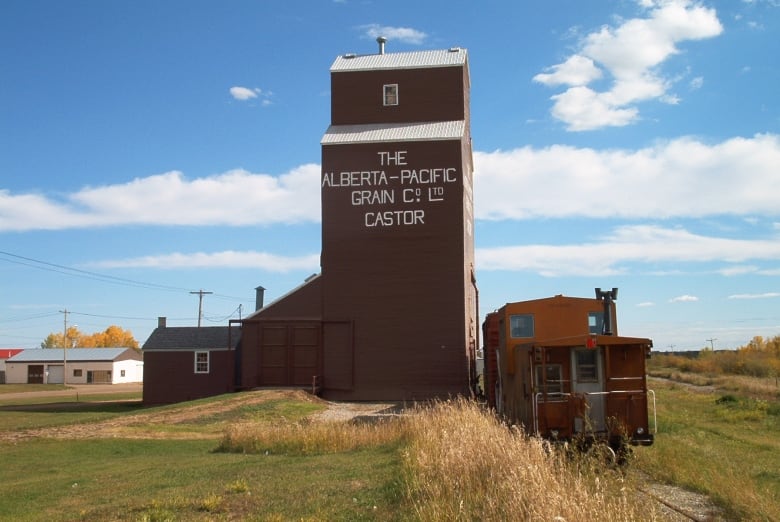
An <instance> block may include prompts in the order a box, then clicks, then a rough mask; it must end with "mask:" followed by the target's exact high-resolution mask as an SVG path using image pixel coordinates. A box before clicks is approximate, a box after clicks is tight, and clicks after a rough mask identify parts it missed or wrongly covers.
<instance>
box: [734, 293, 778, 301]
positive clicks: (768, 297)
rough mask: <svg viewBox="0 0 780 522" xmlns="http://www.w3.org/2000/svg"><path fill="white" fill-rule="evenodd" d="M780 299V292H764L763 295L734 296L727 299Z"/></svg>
mask: <svg viewBox="0 0 780 522" xmlns="http://www.w3.org/2000/svg"><path fill="white" fill-rule="evenodd" d="M775 297H780V292H765V293H763V294H734V295H730V296H729V299H773V298H775Z"/></svg>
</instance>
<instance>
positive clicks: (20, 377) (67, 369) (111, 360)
mask: <svg viewBox="0 0 780 522" xmlns="http://www.w3.org/2000/svg"><path fill="white" fill-rule="evenodd" d="M143 367H144V363H143V356H142V354H141V352H140V351H138V350H133V349H132V348H68V349H66V350H63V349H62V348H44V349H37V350H24V351H23V352H21V353H18V354H16V355H14V356H13V357H11V358H9V359H7V360H6V364H5V380H6V382H7V383H8V384H63V382H64V383H65V384H119V383H125V382H143V375H144V372H143Z"/></svg>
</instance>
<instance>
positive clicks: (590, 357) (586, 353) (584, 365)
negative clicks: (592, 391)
mask: <svg viewBox="0 0 780 522" xmlns="http://www.w3.org/2000/svg"><path fill="white" fill-rule="evenodd" d="M576 354H577V382H599V367H598V359H597V356H598V352H596V350H577V352H576Z"/></svg>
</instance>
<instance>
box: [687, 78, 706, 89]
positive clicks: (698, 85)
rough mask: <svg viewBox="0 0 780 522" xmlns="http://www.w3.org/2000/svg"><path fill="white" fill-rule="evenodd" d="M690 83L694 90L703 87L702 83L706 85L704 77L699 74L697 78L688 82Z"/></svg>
mask: <svg viewBox="0 0 780 522" xmlns="http://www.w3.org/2000/svg"><path fill="white" fill-rule="evenodd" d="M688 85H689V86H690V88H691V90H692V91H697V90H699V89H701V88H702V85H704V78H702V77H701V76H697V77H696V78H694V79H692V80H691V81H690V82H688Z"/></svg>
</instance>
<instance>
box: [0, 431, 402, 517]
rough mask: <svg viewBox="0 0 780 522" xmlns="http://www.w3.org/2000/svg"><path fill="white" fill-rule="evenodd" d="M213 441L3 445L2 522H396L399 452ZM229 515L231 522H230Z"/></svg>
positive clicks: (73, 442)
mask: <svg viewBox="0 0 780 522" xmlns="http://www.w3.org/2000/svg"><path fill="white" fill-rule="evenodd" d="M214 446H215V443H214V441H170V440H71V441H67V442H63V441H53V440H45V439H42V440H34V441H30V442H26V443H24V444H16V445H14V444H2V445H0V451H2V454H3V456H4V463H5V464H4V466H3V467H2V470H1V471H0V483H2V484H3V495H2V497H1V499H0V519H2V520H219V519H221V518H225V519H228V518H230V519H231V520H236V519H242V520H394V519H398V517H397V516H396V515H398V513H397V509H398V501H399V498H400V493H399V491H398V489H397V484H398V474H399V472H400V471H399V464H398V459H397V457H396V454H395V452H396V448H392V447H386V448H377V449H372V450H366V451H358V452H353V453H344V454H336V455H317V456H310V457H291V456H280V455H267V456H266V455H237V454H230V453H215V452H213V451H212V450H213V449H214ZM228 515H229V517H228Z"/></svg>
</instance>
